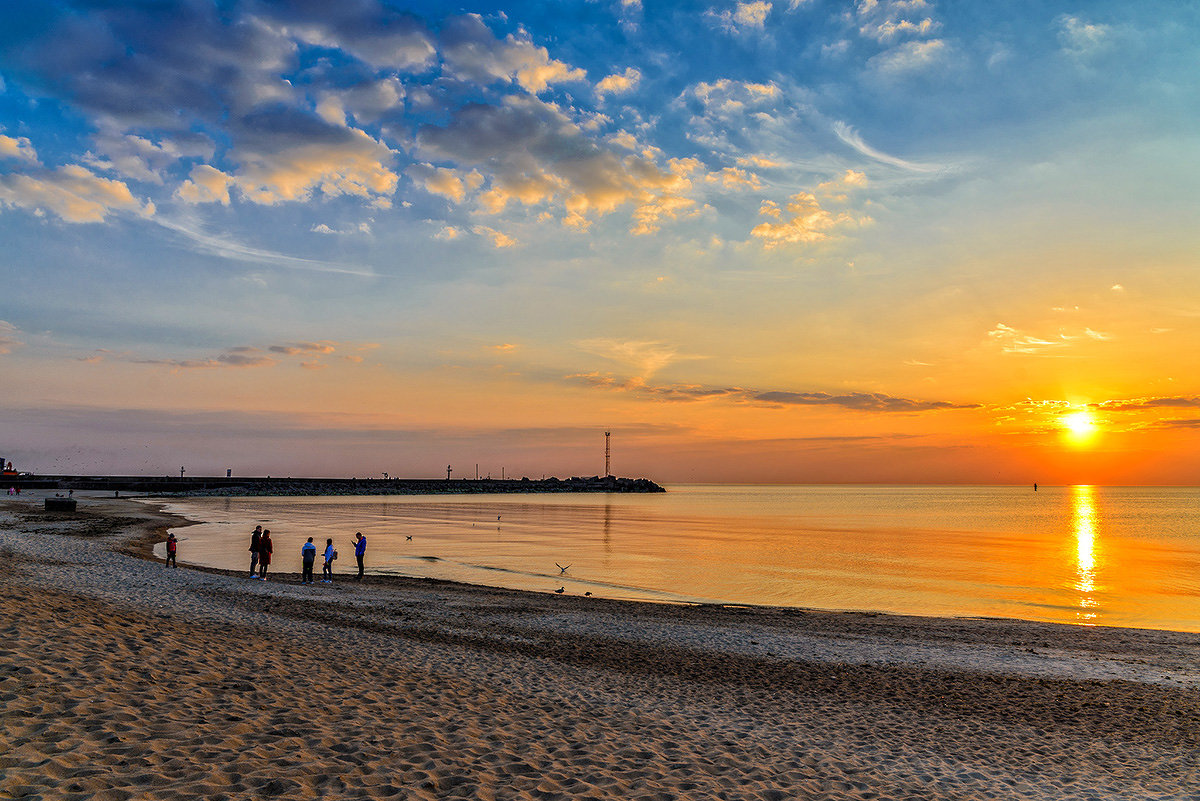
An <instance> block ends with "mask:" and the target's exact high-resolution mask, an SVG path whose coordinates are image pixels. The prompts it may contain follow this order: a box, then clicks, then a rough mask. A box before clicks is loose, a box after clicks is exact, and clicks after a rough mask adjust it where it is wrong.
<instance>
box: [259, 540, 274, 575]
mask: <svg viewBox="0 0 1200 801" xmlns="http://www.w3.org/2000/svg"><path fill="white" fill-rule="evenodd" d="M274 551H275V548H274V546H273V545H272V544H271V529H269V528H268V529H264V530H263V533H262V537H261V538H260V539H259V541H258V577H259V578H260V579H261V580H263V581H266V580H267V566H268V565H269V564H271V554H272V553H273V552H274Z"/></svg>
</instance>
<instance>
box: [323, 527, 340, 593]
mask: <svg viewBox="0 0 1200 801" xmlns="http://www.w3.org/2000/svg"><path fill="white" fill-rule="evenodd" d="M334 559H337V551H335V550H334V549H333V538H332V537H329V538H327V539H326V540H325V565H324V566H323V567H322V568H321V583H322V584H332V583H333V560H334Z"/></svg>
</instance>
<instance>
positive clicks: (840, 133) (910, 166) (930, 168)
mask: <svg viewBox="0 0 1200 801" xmlns="http://www.w3.org/2000/svg"><path fill="white" fill-rule="evenodd" d="M833 132H834V134H835V135H836V136H837V138H838V139H840V140H842V142H844V143H846V144H847V145H849V146H850V147H852V148H854V149H855V150H857V151H858V152H859V153H862V154H863V155H864V156H866V157H867V158H870V159H874V160H875V161H879V162H882V163H884V164H890V165H891V166H893V167H899V168H900V169H902V170H908V171H909V172H939V171H941V170H943V169H945V168H944V167H942V166H941V165H937V164H922V163H920V162H915V161H907V160H905V159H902V158H898V157H896V156H892V155H889V154H887V153H884V152H882V151H879V150H876V149H875V148H873V147H871V146H870V145H868V144H867V143H866V142H865V141H863V138H862V137H861V136H860V135H859V133H858V131H856V130H855V129H854V128H852V127H850V126H849V125H847V124H846V123H844V122H835V123H834V124H833Z"/></svg>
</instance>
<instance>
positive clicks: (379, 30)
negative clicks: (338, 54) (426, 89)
mask: <svg viewBox="0 0 1200 801" xmlns="http://www.w3.org/2000/svg"><path fill="white" fill-rule="evenodd" d="M259 12H260V13H261V14H262V15H263V16H264V17H265V18H267V19H269V20H270V22H271V23H273V24H272V25H271V27H272V29H273V30H274V31H275V32H277V33H278V34H279V35H280V36H282V37H284V38H289V39H296V40H298V41H301V42H304V43H305V44H309V45H314V46H317V47H321V48H327V49H333V50H342V51H345V52H346V53H349V54H351V55H352V56H354V57H355V58H357V59H359V60H360V61H362V62H364V63H365V64H368V65H369V66H371V67H374V68H376V69H394V70H405V71H421V70H424V69H425V68H426V67H428V66H430V65H431V64H432V63H433V60H434V57H435V55H436V48H435V43H434V40H433V38H432V36H431V35H430V33H429V31H428V30H427V29H426V27H425V25H424V23H422V22H421V20H420V19H418V18H417V17H415V16H413V15H412V14H409V13H406V12H403V11H397V10H394V9H391V8H388V7H387V6H385V5H384V4H382V3H374V2H359V1H355V2H339V3H325V2H298V3H279V4H273V5H270V6H261V7H260V8H259Z"/></svg>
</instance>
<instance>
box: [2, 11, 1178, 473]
mask: <svg viewBox="0 0 1200 801" xmlns="http://www.w3.org/2000/svg"><path fill="white" fill-rule="evenodd" d="M5 17H6V19H5V25H4V26H3V27H2V28H0V244H2V248H0V279H2V281H3V290H2V291H0V386H2V387H3V392H0V456H2V457H3V458H5V459H8V460H11V461H12V462H13V463H14V466H15V467H16V468H17V469H19V470H28V471H34V472H40V473H85V474H93V473H96V474H98V473H120V474H147V475H167V474H178V471H179V470H180V468H181V467H182V468H185V469H186V470H187V472H188V474H190V475H224V474H225V471H226V470H232V471H233V473H234V474H235V475H279V476H283V475H297V476H299V475H308V476H357V477H366V476H379V475H382V474H383V473H388V474H389V475H391V476H393V477H395V476H405V477H432V476H444V475H445V473H446V469H447V466H450V467H451V468H452V469H453V475H454V476H456V477H466V478H470V477H474V476H475V475H476V471H478V474H479V475H481V476H483V475H491V476H493V477H499V476H500V475H501V474H503V475H505V476H518V477H519V476H522V475H525V476H530V477H541V476H543V475H546V476H549V475H557V476H560V477H563V476H568V475H585V476H588V475H596V474H602V473H603V472H604V445H605V438H604V432H605V431H610V432H611V453H612V461H611V465H612V472H613V473H614V474H617V475H622V476H645V477H649V478H652V479H654V480H657V481H660V482H663V483H680V482H819V483H824V482H829V483H841V482H868V483H869V482H878V483H893V482H911V483H1016V484H1021V483H1033V482H1040V483H1044V484H1052V483H1099V484H1142V483H1145V484H1196V483H1200V375H1198V373H1200V371H1198V370H1197V369H1196V365H1197V360H1196V355H1195V354H1196V353H1197V352H1198V351H1200V269H1197V268H1198V267H1200V263H1198V262H1200V225H1197V224H1196V221H1197V219H1198V218H1200V70H1198V68H1197V64H1200V6H1197V5H1196V4H1193V3H1179V2H1175V1H1174V0H1148V1H1147V2H1139V3H1129V2H1127V1H1126V0H1122V1H1121V2H1053V1H1051V2H1016V1H1014V2H1006V3H962V2H955V3H950V2H935V1H934V0H858V2H826V1H825V0H752V1H751V2H736V0H735V2H720V1H719V0H709V1H708V2H655V3H650V2H644V3H643V2H639V0H575V1H571V0H564V2H556V3H544V2H537V3H519V2H511V3H501V4H496V3H478V4H473V5H470V6H463V7H454V8H451V7H449V6H447V4H444V3H428V2H414V3H398V2H391V1H390V0H345V1H344V2H339V3H326V2H321V1H319V0H297V2H291V3H276V2H264V1H248V2H242V1H240V0H228V1H222V2H199V1H194V2H176V3H149V2H138V3H129V2H111V1H110V2H94V3H87V2H49V1H48V2H42V3H11V4H9V7H8V8H6V11H5Z"/></svg>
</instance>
